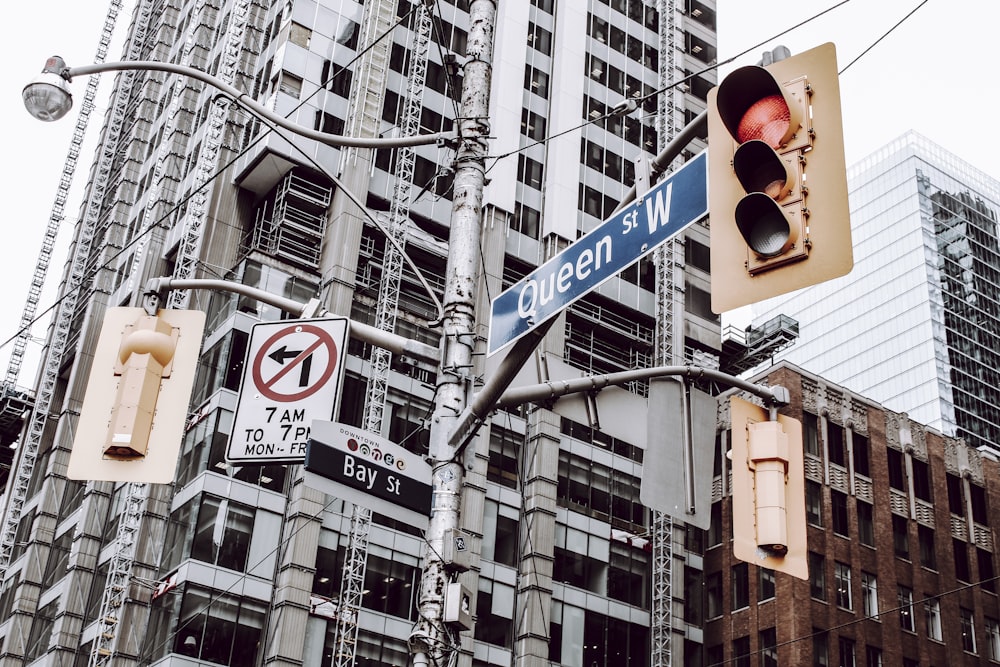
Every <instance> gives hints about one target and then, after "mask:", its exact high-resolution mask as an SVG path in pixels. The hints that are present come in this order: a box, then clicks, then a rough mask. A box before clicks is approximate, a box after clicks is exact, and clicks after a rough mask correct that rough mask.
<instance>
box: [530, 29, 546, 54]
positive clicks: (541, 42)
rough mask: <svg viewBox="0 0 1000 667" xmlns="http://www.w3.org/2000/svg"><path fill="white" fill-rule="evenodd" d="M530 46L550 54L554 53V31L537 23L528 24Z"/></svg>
mask: <svg viewBox="0 0 1000 667" xmlns="http://www.w3.org/2000/svg"><path fill="white" fill-rule="evenodd" d="M528 46H532V47H534V48H535V49H536V50H538V51H540V52H542V53H544V54H545V55H547V56H549V55H552V33H551V32H549V31H548V30H546V29H545V28H542V27H540V26H539V25H537V24H535V23H531V24H529V25H528Z"/></svg>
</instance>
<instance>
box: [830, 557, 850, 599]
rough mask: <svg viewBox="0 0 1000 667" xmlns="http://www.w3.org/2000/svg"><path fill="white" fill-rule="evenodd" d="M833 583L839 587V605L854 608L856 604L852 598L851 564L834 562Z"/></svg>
mask: <svg viewBox="0 0 1000 667" xmlns="http://www.w3.org/2000/svg"><path fill="white" fill-rule="evenodd" d="M833 583H834V586H835V587H836V589H837V606H838V607H842V608H844V609H853V608H854V604H853V600H852V598H851V566H850V565H847V564H846V563H834V565H833Z"/></svg>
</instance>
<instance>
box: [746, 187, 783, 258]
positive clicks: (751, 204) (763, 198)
mask: <svg viewBox="0 0 1000 667" xmlns="http://www.w3.org/2000/svg"><path fill="white" fill-rule="evenodd" d="M736 226H737V227H738V228H739V230H740V234H742V235H743V240H744V241H746V244H747V246H749V248H750V249H751V250H753V251H754V252H755V253H757V255H758V256H760V257H777V256H778V255H780V254H782V253H784V252H785V251H787V250H788V249H789V248H790V247H792V246H793V245H794V244H795V239H794V238H792V227H791V225H789V223H788V220H787V218H785V214H784V213H783V212H782V210H781V207H780V206H778V204H777V203H775V201H774V200H773V199H771V198H770V197H768V196H767V195H766V194H764V193H762V192H752V193H750V194H749V195H747V196H746V197H744V198H743V199H741V200H740V202H739V203H738V204H737V205H736Z"/></svg>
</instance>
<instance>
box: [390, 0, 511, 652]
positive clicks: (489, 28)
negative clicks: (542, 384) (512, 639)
mask: <svg viewBox="0 0 1000 667" xmlns="http://www.w3.org/2000/svg"><path fill="white" fill-rule="evenodd" d="M469 18H470V22H469V23H470V26H469V39H468V48H467V56H468V59H467V61H466V63H465V67H464V76H463V84H462V102H461V110H460V112H459V113H460V116H461V117H460V118H459V119H458V127H459V137H460V138H459V148H458V154H457V155H456V158H455V186H454V199H453V204H452V213H451V228H450V232H449V239H448V266H447V269H446V271H447V273H446V274H445V275H446V282H445V288H444V300H443V306H444V319H443V321H442V339H441V345H442V354H441V366H440V368H439V370H438V377H437V391H436V393H435V397H434V414H433V418H432V423H431V429H430V458H431V465H432V467H433V479H432V490H433V491H432V493H433V500H432V505H431V518H430V526H429V527H428V529H427V533H426V538H427V543H428V548H427V554H426V556H425V557H424V566H423V575H422V577H421V581H420V597H419V599H418V615H419V620H418V621H417V623H416V626H415V627H414V630H413V633H412V634H411V635H410V638H409V639H410V640H409V645H410V652H411V653H412V655H413V664H414V665H427V664H428V662H430V663H432V664H434V665H445V664H448V658H449V657H450V656H451V655H453V652H454V651H456V650H457V649H458V646H457V633H452V632H451V631H450V629H449V628H448V627H447V626H446V625H445V623H444V614H443V612H444V597H445V592H446V589H447V586H448V584H449V583H450V581H451V579H450V576H449V573H448V571H447V570H446V568H445V563H444V562H443V561H442V559H441V554H442V553H443V544H444V537H445V534H446V533H447V532H448V531H450V530H453V529H457V528H458V526H459V512H460V503H461V492H462V483H463V480H464V468H463V466H462V465H461V463H458V462H457V461H456V460H455V451H454V448H453V447H452V446H451V444H450V438H451V433H452V431H453V430H454V428H455V424H456V422H457V419H458V416H459V415H460V414H461V413H462V411H463V410H464V409H465V406H466V403H467V402H468V397H469V390H470V387H471V381H472V359H473V356H472V355H473V352H474V349H473V348H474V345H475V340H474V327H475V315H476V314H475V303H476V294H477V290H478V288H479V266H480V262H479V247H480V243H479V241H480V235H481V224H482V208H483V185H484V182H485V157H486V148H487V145H486V137H487V135H488V133H489V122H488V117H489V93H490V77H491V74H492V59H493V31H494V24H495V21H496V5H495V3H494V1H493V0H474V1H473V2H472V5H471V6H470V8H469Z"/></svg>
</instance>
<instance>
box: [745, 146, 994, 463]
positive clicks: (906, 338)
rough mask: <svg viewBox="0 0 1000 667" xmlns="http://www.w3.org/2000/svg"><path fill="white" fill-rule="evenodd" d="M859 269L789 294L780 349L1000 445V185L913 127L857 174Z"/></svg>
mask: <svg viewBox="0 0 1000 667" xmlns="http://www.w3.org/2000/svg"><path fill="white" fill-rule="evenodd" d="M848 183H849V189H850V205H851V227H852V233H853V236H854V238H853V240H854V260H855V265H854V270H853V271H852V272H851V273H850V274H849V275H847V276H845V277H844V278H839V279H837V280H833V281H830V282H828V283H824V284H822V285H816V286H814V287H810V288H807V289H804V290H801V291H799V292H796V293H794V294H791V295H787V296H784V297H777V298H775V299H772V300H770V301H767V302H765V303H763V304H760V305H759V307H755V308H754V321H755V322H765V321H768V320H770V319H772V318H773V317H774V316H776V315H778V314H784V315H787V316H789V317H791V318H793V319H794V320H797V321H798V323H799V338H798V341H797V343H796V344H795V345H794V346H792V347H790V348H789V349H787V350H785V351H784V352H782V353H780V354H779V355H777V358H778V359H788V360H789V361H792V362H793V363H796V364H798V365H800V366H802V367H804V368H807V369H808V370H809V371H811V372H814V373H817V374H819V375H822V376H823V377H826V378H828V379H829V380H830V381H832V382H837V383H840V384H843V385H844V386H845V387H849V388H850V389H851V390H852V391H856V392H859V393H861V394H863V395H865V396H869V397H871V398H872V399H874V400H877V401H879V402H881V403H883V404H884V405H885V406H886V407H888V408H890V409H892V410H896V411H899V412H906V413H907V414H909V416H910V418H912V419H915V420H917V421H919V422H921V423H923V424H927V425H928V426H931V427H932V428H935V429H938V430H940V431H941V432H942V433H945V434H947V435H951V436H956V437H961V438H964V439H965V441H966V442H967V443H968V444H969V445H971V446H973V447H977V448H978V447H989V448H991V449H992V450H994V451H1000V408H998V405H1000V395H998V394H997V392H998V389H997V387H998V386H1000V384H998V382H1000V365H998V363H997V362H998V360H997V356H996V350H997V349H1000V306H998V303H997V290H996V275H997V270H998V269H1000V241H998V232H997V211H998V210H1000V182H998V181H997V180H996V178H994V177H990V176H988V175H986V174H984V173H983V172H981V171H979V170H977V169H976V168H975V167H973V166H972V165H969V164H968V163H966V162H964V161H962V160H961V159H959V158H958V157H956V156H955V155H953V154H951V153H949V152H948V151H947V150H945V149H944V148H941V147H940V146H936V145H935V144H933V143H932V142H930V141H928V140H927V139H926V138H924V137H922V136H921V135H919V134H917V133H915V132H908V133H907V134H904V135H903V136H902V137H900V138H899V139H896V140H895V141H893V142H892V143H890V144H888V145H887V146H885V147H883V148H881V149H879V150H878V151H876V152H875V153H873V154H872V155H870V156H869V157H867V158H865V159H864V160H862V161H861V162H859V163H858V164H856V165H854V166H852V167H851V168H850V169H849V170H848Z"/></svg>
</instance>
